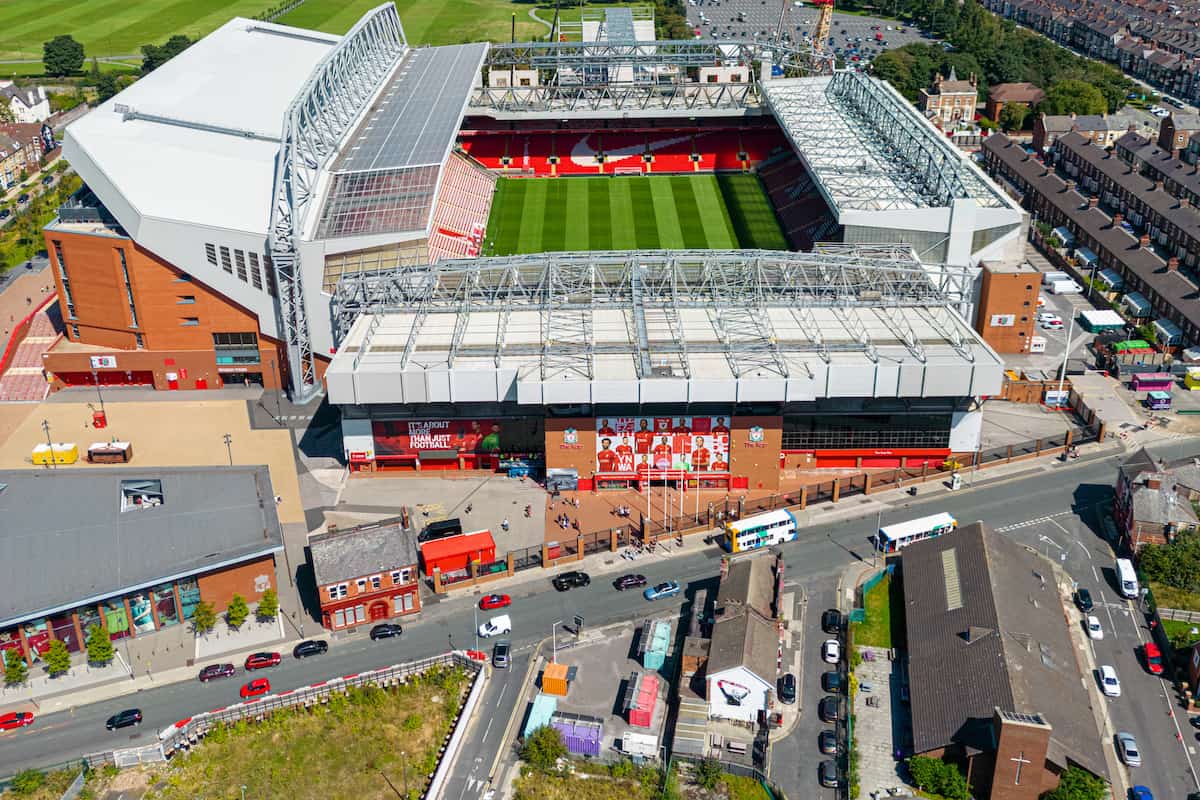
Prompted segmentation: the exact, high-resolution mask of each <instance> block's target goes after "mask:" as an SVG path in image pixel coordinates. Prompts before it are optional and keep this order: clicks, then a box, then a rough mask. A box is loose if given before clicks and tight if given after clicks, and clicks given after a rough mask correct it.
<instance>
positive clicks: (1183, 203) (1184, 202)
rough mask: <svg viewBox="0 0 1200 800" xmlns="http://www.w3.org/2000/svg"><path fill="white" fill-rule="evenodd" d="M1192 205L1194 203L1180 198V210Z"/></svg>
mask: <svg viewBox="0 0 1200 800" xmlns="http://www.w3.org/2000/svg"><path fill="white" fill-rule="evenodd" d="M1191 205H1192V201H1191V200H1188V199H1187V198H1186V197H1181V198H1179V207H1180V208H1190V207H1191Z"/></svg>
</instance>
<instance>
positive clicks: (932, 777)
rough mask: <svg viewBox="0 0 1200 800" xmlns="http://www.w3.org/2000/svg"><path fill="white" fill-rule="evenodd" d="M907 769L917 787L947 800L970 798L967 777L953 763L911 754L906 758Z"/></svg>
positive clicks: (965, 799)
mask: <svg viewBox="0 0 1200 800" xmlns="http://www.w3.org/2000/svg"><path fill="white" fill-rule="evenodd" d="M908 771H909V773H910V774H911V775H912V779H913V783H915V784H916V785H917V788H919V789H923V790H925V791H928V792H932V793H933V794H939V795H941V796H942V797H945V798H948V799H949V800H970V797H971V790H970V787H969V786H968V785H967V779H966V778H964V777H963V774H962V773H961V772H959V771H958V767H956V766H954V765H953V764H947V763H946V762H944V761H942V760H941V759H937V758H929V757H928V756H913V757H912V758H910V759H909V760H908Z"/></svg>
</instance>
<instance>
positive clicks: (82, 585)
mask: <svg viewBox="0 0 1200 800" xmlns="http://www.w3.org/2000/svg"><path fill="white" fill-rule="evenodd" d="M154 481H158V482H160V485H159V486H157V487H148V486H147V484H149V483H151V482H154ZM134 484H136V485H138V487H139V489H138V490H136V491H135V489H134ZM151 488H153V494H156V495H159V496H161V498H162V502H161V503H158V504H143V505H131V504H130V503H129V502H125V503H123V498H125V497H126V496H127V494H129V493H132V494H136V495H139V496H140V495H142V494H145V493H146V492H148V491H150V489H151ZM274 496H275V495H274V492H273V491H272V489H271V477H270V474H269V473H268V471H267V468H266V467H262V466H259V467H245V466H236V467H194V468H163V467H139V468H136V469H135V468H131V467H117V468H112V469H97V468H95V467H83V468H73V467H72V468H63V467H60V468H58V469H56V470H50V471H44V470H4V471H0V520H3V521H4V522H3V524H0V586H3V587H4V591H3V592H0V626H5V625H9V624H11V623H14V622H20V621H22V620H26V619H34V618H37V617H43V616H46V615H48V614H51V613H55V612H57V611H60V610H64V609H67V608H71V607H73V606H76V605H81V604H83V603H94V602H99V601H100V600H103V599H105V598H108V597H112V596H114V595H118V594H122V593H125V592H130V591H135V590H137V589H142V588H145V587H148V586H157V585H158V584H160V583H166V582H167V581H169V580H174V579H176V578H180V577H184V576H188V575H195V574H198V573H202V572H207V571H210V570H213V569H218V568H220V567H223V566H228V565H230V564H235V563H242V562H245V561H250V560H254V559H257V558H262V557H263V556H265V555H268V554H270V553H274V552H278V551H280V550H282V549H283V533H282V531H281V529H280V527H279V518H278V516H276V512H275V503H274V502H273V498H274ZM123 506H124V508H125V510H122V508H123ZM48 575H53V576H54V579H53V580H47V578H46V576H48Z"/></svg>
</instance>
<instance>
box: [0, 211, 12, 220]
mask: <svg viewBox="0 0 1200 800" xmlns="http://www.w3.org/2000/svg"><path fill="white" fill-rule="evenodd" d="M10 216H12V212H11V211H9V210H8V209H7V208H0V219H8V218H9V217H10Z"/></svg>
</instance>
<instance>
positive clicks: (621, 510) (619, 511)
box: [612, 506, 632, 517]
mask: <svg viewBox="0 0 1200 800" xmlns="http://www.w3.org/2000/svg"><path fill="white" fill-rule="evenodd" d="M631 511H632V509H630V508H629V506H617V507H616V508H614V509H613V510H612V513H614V514H616V515H617V516H618V517H628V516H629V515H630V513H631Z"/></svg>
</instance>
